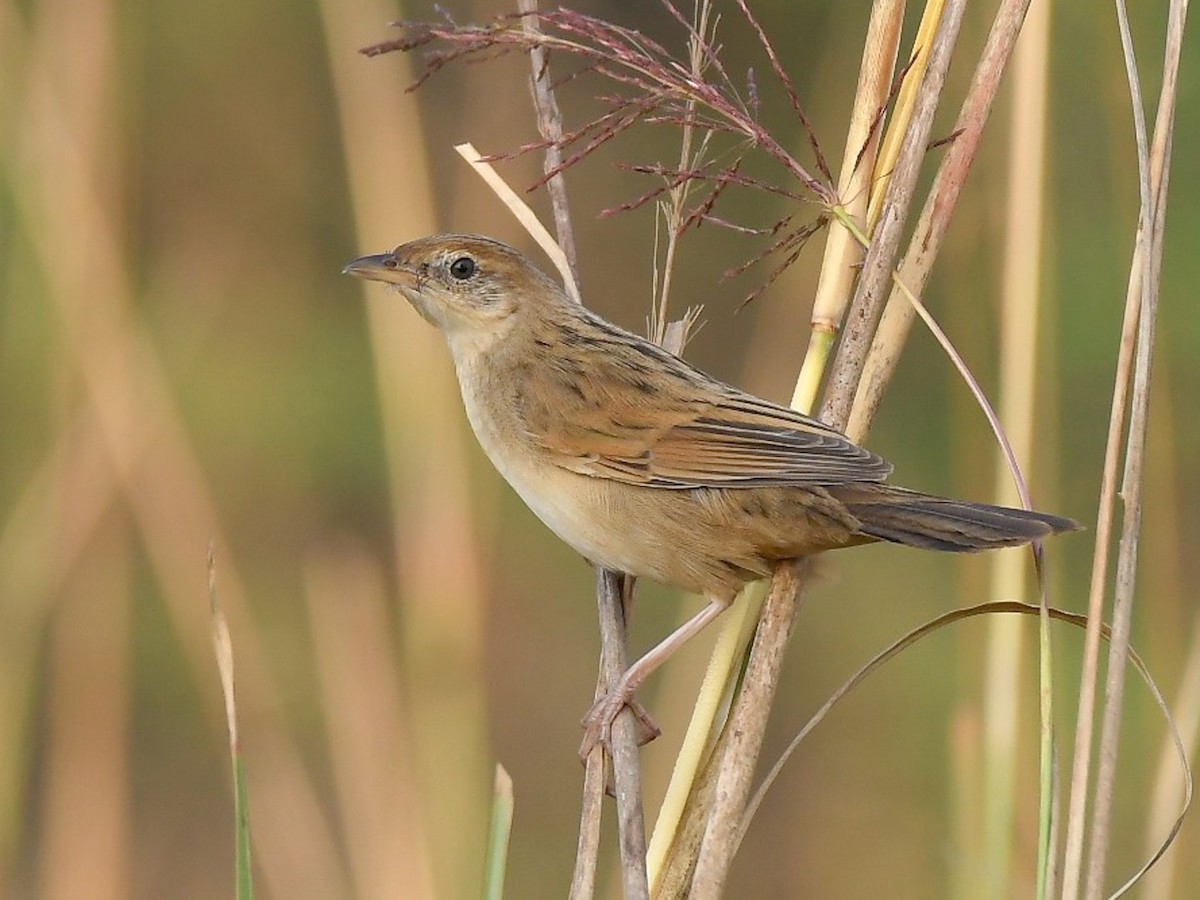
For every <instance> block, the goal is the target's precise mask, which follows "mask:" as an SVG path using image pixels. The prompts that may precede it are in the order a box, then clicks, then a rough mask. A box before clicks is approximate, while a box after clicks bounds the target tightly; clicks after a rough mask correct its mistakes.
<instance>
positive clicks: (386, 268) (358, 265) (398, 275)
mask: <svg viewBox="0 0 1200 900" xmlns="http://www.w3.org/2000/svg"><path fill="white" fill-rule="evenodd" d="M342 274H343V275H353V276H355V277H356V278H366V279H367V280H368V281H384V282H387V283H389V284H412V283H413V281H414V279H415V276H414V274H413V273H412V272H411V271H409V270H408V269H406V268H403V267H401V266H400V264H399V263H398V262H397V260H396V257H395V255H394V254H392V253H377V254H375V255H374V256H360V257H359V258H358V259H356V260H354V262H352V263H350V265H348V266H346V268H344V269H342Z"/></svg>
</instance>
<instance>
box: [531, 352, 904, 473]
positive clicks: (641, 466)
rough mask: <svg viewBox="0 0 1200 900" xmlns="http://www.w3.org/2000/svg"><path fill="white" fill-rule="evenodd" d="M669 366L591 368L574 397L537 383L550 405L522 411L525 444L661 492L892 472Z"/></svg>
mask: <svg viewBox="0 0 1200 900" xmlns="http://www.w3.org/2000/svg"><path fill="white" fill-rule="evenodd" d="M639 349H640V348H639ZM654 349H655V350H657V348H654ZM642 352H645V351H644V350H643V351H642ZM664 356H665V354H664ZM658 361H659V362H662V361H663V360H661V359H660V360H658ZM670 361H671V363H676V362H678V363H679V365H678V366H675V365H673V364H672V365H671V366H670V371H669V372H665V373H664V371H663V370H662V369H661V367H659V366H655V367H653V369H652V370H651V371H647V370H645V369H643V368H642V367H641V366H637V365H635V366H634V367H633V368H628V367H625V366H621V365H605V366H603V368H601V369H600V370H597V369H595V368H593V369H591V370H590V371H588V374H587V377H586V382H587V384H586V390H583V391H580V390H579V389H578V381H577V380H575V381H572V379H570V378H564V379H561V380H560V379H548V380H543V381H542V384H543V385H545V384H546V383H547V381H551V382H553V384H554V385H555V387H554V391H556V392H558V396H553V395H551V396H544V397H541V398H539V400H537V401H533V402H527V403H526V404H525V413H526V415H525V417H524V418H525V428H526V431H527V433H528V435H529V437H530V438H531V439H532V440H533V441H534V442H535V443H536V444H538V445H539V446H540V447H541V448H542V449H543V451H544V452H545V453H546V454H547V456H548V458H549V459H550V460H551V461H552V462H554V463H555V464H557V465H559V466H562V467H563V468H565V469H569V470H571V471H572V472H578V473H580V474H582V475H589V476H592V477H595V478H610V479H613V480H616V481H622V482H625V483H627V484H637V485H644V486H646V487H655V488H665V489H688V488H698V487H714V488H715V487H721V488H750V487H769V486H777V485H795V486H803V485H807V486H817V485H834V484H842V483H845V482H853V481H882V480H883V479H884V478H886V477H887V475H888V473H889V472H891V468H892V467H891V465H890V464H889V463H887V462H886V461H884V460H883V459H881V458H880V457H878V456H876V455H875V454H873V453H871V452H870V451H868V450H864V449H863V448H861V447H858V446H856V445H855V444H853V443H851V442H850V441H849V440H848V439H847V438H846V437H844V436H843V435H841V434H839V433H838V432H836V431H834V430H833V429H831V428H829V427H828V426H826V425H823V424H821V423H820V422H818V421H816V420H815V419H812V418H809V417H808V416H805V415H802V414H800V413H798V412H795V411H794V410H791V409H788V408H786V407H783V406H778V405H776V404H774V403H770V402H768V401H766V400H762V399H759V398H758V397H755V396H753V395H751V394H747V393H744V392H742V391H739V390H737V389H736V388H733V387H730V386H729V385H725V384H721V383H720V382H716V381H712V380H710V379H708V378H707V376H704V375H702V374H701V373H700V372H698V371H697V370H694V369H691V367H690V366H686V364H683V363H682V362H681V361H678V360H677V359H676V358H674V357H670ZM664 376H665V377H664Z"/></svg>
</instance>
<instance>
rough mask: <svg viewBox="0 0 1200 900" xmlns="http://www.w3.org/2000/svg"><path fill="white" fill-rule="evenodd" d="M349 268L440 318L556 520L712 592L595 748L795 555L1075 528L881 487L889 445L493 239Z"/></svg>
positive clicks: (471, 390)
mask: <svg viewBox="0 0 1200 900" xmlns="http://www.w3.org/2000/svg"><path fill="white" fill-rule="evenodd" d="M344 271H345V272H346V273H348V274H350V275H356V276H358V277H360V278H367V279H371V280H374V281H382V282H385V283H387V284H390V285H392V286H394V287H395V288H396V289H398V290H399V291H400V293H402V294H403V295H404V296H405V298H406V299H407V300H408V301H409V302H410V303H411V304H412V305H413V306H414V307H415V308H416V310H417V312H419V313H420V314H421V315H422V316H423V317H424V318H425V319H426V320H428V321H429V322H430V323H432V324H433V325H436V326H437V327H438V328H439V329H440V330H441V332H442V335H443V336H444V337H445V339H446V343H447V345H448V346H449V348H450V353H451V355H452V356H453V357H454V368H455V371H456V372H457V374H458V383H459V387H460V388H461V390H462V397H463V403H464V404H465V406H466V410H467V417H468V418H469V419H470V422H471V427H472V428H473V429H474V431H475V436H476V437H477V438H478V439H479V443H480V445H481V446H482V447H483V450H484V452H485V453H486V454H487V456H488V458H489V459H490V460H491V461H492V463H493V465H495V467H496V468H497V469H498V470H499V472H500V474H501V475H503V476H504V478H505V480H506V481H508V483H509V484H510V485H512V487H513V489H514V490H516V492H517V493H518V494H520V496H521V498H522V499H523V500H524V501H525V502H526V503H527V504H528V505H529V507H530V509H532V510H533V511H534V513H536V514H537V516H538V518H540V519H541V520H542V521H543V522H545V523H546V525H548V526H549V527H550V529H551V530H552V531H554V532H555V534H557V535H558V536H559V537H560V538H562V539H563V540H564V541H566V542H567V543H568V544H570V545H571V546H572V547H574V548H575V549H576V550H577V551H578V552H580V553H582V554H583V555H584V556H585V557H586V558H587V559H589V560H590V561H591V562H592V563H594V564H596V565H600V566H605V567H606V568H609V569H613V570H616V571H619V572H626V573H629V574H631V575H636V576H642V577H646V578H651V579H653V580H655V581H659V582H662V583H664V584H668V585H673V586H675V587H679V588H683V589H684V590H686V591H692V592H694V593H697V594H702V595H703V596H704V597H705V598H706V599H707V600H708V604H707V606H705V607H704V609H703V610H701V611H700V612H699V613H697V614H696V615H695V616H694V617H692V618H691V619H690V620H688V621H687V622H686V623H684V624H683V625H682V626H680V627H679V628H678V629H677V630H676V631H674V632H673V633H672V634H670V635H669V636H668V637H667V638H666V639H665V640H663V641H662V642H661V643H660V644H658V645H657V646H656V647H655V648H654V649H652V650H650V651H649V652H648V653H647V654H646V655H645V656H643V657H642V658H641V659H639V660H638V661H637V662H635V663H634V664H633V665H632V666H630V668H629V670H628V671H627V672H626V673H625V676H624V678H622V680H621V682H620V683H619V684H618V685H617V687H616V688H614V689H613V690H612V691H611V692H610V693H609V695H608V696H607V697H606V698H604V699H603V700H601V701H600V702H599V703H597V704H596V706H594V707H593V708H592V710H591V711H590V712H589V713H588V715H587V717H586V718H585V720H584V724H585V727H586V729H587V734H586V736H585V740H584V746H585V750H586V749H587V748H589V747H590V745H591V744H592V743H594V742H595V741H596V740H597V739H601V740H607V737H608V729H609V726H610V725H611V722H612V720H613V718H614V717H615V716H616V715H617V713H619V712H620V711H621V708H622V707H623V706H624V705H626V704H630V705H633V694H634V691H636V689H637V687H638V686H639V685H640V684H641V683H642V681H644V680H645V678H646V676H648V675H649V674H650V673H651V672H653V671H654V670H655V669H656V668H658V666H660V665H661V664H662V663H663V662H664V661H665V660H666V659H667V658H668V657H669V656H670V655H671V654H672V653H674V652H675V651H676V650H677V649H679V647H680V646H681V645H683V644H684V643H685V642H686V641H687V640H689V639H690V638H691V637H693V636H694V635H695V634H697V633H698V632H699V631H700V630H701V629H703V628H704V627H705V626H706V625H708V623H710V622H711V621H713V619H715V618H716V617H717V616H718V615H720V614H721V612H722V611H724V610H725V609H726V608H727V607H728V606H729V605H730V604H731V603H732V602H733V600H734V598H735V597H736V596H737V593H738V591H739V590H740V589H741V588H742V586H743V585H744V584H746V583H747V582H748V581H751V580H754V579H757V578H763V577H765V576H768V575H770V574H771V571H772V568H773V567H774V565H775V563H777V562H778V561H780V560H785V559H794V558H796V557H800V556H807V555H809V554H813V553H820V552H822V551H824V550H832V549H835V548H838V547H848V546H853V545H856V544H865V543H870V542H873V541H879V540H884V541H892V542H894V543H898V544H907V545H909V546H914V547H925V548H929V549H933V550H949V551H971V550H984V549H989V548H992V547H1007V546H1013V545H1017V544H1025V543H1028V542H1030V541H1034V540H1037V539H1039V538H1042V537H1045V536H1047V535H1049V534H1054V533H1057V532H1062V531H1070V530H1073V529H1075V528H1077V527H1078V526H1077V525H1076V523H1075V522H1073V521H1071V520H1070V519H1064V518H1059V517H1058V516H1051V515H1046V514H1044V513H1039V512H1029V511H1026V510H1020V509H1008V508H1005V507H1001V506H990V505H988V504H983V503H969V502H966V501H961V500H948V499H943V498H941V497H934V496H930V495H928V494H922V493H918V492H916V491H910V490H906V489H904V488H900V487H894V486H892V485H889V484H885V483H884V479H885V478H887V476H888V474H889V473H890V472H891V470H892V467H891V465H890V464H888V463H887V462H885V461H884V460H883V459H881V458H880V457H878V456H876V455H875V454H874V453H871V452H870V451H868V450H864V449H863V448H862V447H858V446H856V445H855V444H853V443H851V442H850V441H849V440H848V439H847V438H846V437H845V436H843V435H842V434H840V433H838V432H837V431H835V430H833V429H832V428H829V427H828V426H826V425H823V424H822V423H820V422H818V421H817V420H816V419H812V418H810V417H808V416H805V415H802V414H800V413H798V412H796V411H794V410H791V409H788V408H787V407H784V406H778V405H776V404H774V403H771V402H769V401H767V400H762V399H760V398H758V397H755V396H753V395H751V394H747V393H746V392H744V391H740V390H738V389H737V388H735V387H732V386H730V385H728V384H723V383H722V382H720V381H717V380H716V379H714V378H711V377H709V376H708V375H705V374H704V373H703V372H701V371H700V370H698V369H696V368H694V367H693V366H691V365H689V364H688V363H686V362H684V361H683V360H682V359H680V358H679V357H677V356H674V355H672V354H671V353H668V352H667V351H665V350H663V349H662V348H660V347H658V346H656V345H655V344H652V343H650V342H649V341H646V340H644V339H643V338H640V337H638V336H637V335H634V334H631V333H630V332H628V331H624V330H622V329H621V328H618V327H617V326H615V325H612V324H610V323H608V322H606V321H604V320H603V319H601V318H600V317H599V316H597V315H595V314H594V313H592V312H589V311H588V310H587V309H586V308H584V307H583V306H580V305H579V304H577V303H575V302H573V301H572V300H571V299H570V298H569V297H568V296H567V294H566V293H565V292H564V291H563V289H562V288H561V287H560V286H559V285H558V284H556V283H555V282H554V281H553V280H552V279H551V278H549V277H548V276H547V275H545V274H544V273H543V272H541V271H540V270H539V269H538V268H537V267H536V266H535V265H534V264H533V263H532V262H530V261H529V260H528V259H527V258H526V257H525V256H523V255H522V254H521V253H519V252H518V251H517V250H514V249H513V248H512V247H509V246H507V245H505V244H502V243H500V242H498V241H494V240H491V239H489V238H485V237H478V236H475V235H464V234H448V235H435V236H433V237H427V238H423V239H421V240H418V241H413V242H412V243H408V244H403V245H401V246H399V247H397V248H396V249H395V250H393V251H392V252H390V253H383V254H379V255H377V256H364V257H362V258H360V259H356V260H355V261H354V262H352V263H350V265H348V266H346V268H345V270H344ZM633 708H634V709H635V711H638V712H639V715H642V714H641V713H640V711H639V710H638V708H637V707H636V706H634V707H633ZM647 724H649V723H648V722H647Z"/></svg>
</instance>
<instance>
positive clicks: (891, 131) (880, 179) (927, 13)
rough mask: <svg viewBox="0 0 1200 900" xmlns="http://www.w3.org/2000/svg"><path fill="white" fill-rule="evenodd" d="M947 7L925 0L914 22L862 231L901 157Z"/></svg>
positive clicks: (874, 218)
mask: <svg viewBox="0 0 1200 900" xmlns="http://www.w3.org/2000/svg"><path fill="white" fill-rule="evenodd" d="M945 11H946V3H945V0H925V9H924V10H922V12H921V24H920V25H918V26H917V33H916V36H915V37H914V38H913V47H912V53H911V54H910V59H909V60H908V63H907V65H905V66H904V67H903V71H902V73H901V81H900V89H899V93H898V94H897V96H896V104H895V110H894V111H893V114H892V120H891V122H890V124H889V125H888V127H887V130H886V131H885V132H884V134H883V140H882V142H881V143H880V147H879V154H878V156H877V158H876V159H875V165H874V166H873V167H872V170H871V181H872V184H871V197H870V201H869V203H868V205H867V215H866V218H865V220H864V224H865V229H864V230H865V231H866V232H867V233H868V234H870V233H871V232H873V231H874V230H875V225H876V223H878V221H879V214H880V211H881V210H882V209H883V202H884V200H885V199H886V197H887V187H888V184H889V183H890V181H891V178H892V173H893V172H894V171H895V168H896V161H897V160H898V159H899V158H900V150H901V148H902V147H903V145H904V140H905V137H906V136H907V135H908V129H909V125H910V124H912V117H913V114H914V113H915V111H916V104H917V95H918V92H919V91H920V89H921V85H922V84H924V83H925V72H926V71H927V70H928V68H929V58H930V53H931V51H932V49H933V43H934V41H935V40H936V39H937V33H938V30H939V29H940V28H941V24H942V16H943V15H944V14H945Z"/></svg>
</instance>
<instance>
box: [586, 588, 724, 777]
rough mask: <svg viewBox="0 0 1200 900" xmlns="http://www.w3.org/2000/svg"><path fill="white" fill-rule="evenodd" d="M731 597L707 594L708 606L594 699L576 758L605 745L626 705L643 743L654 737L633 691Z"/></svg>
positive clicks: (655, 730) (653, 728)
mask: <svg viewBox="0 0 1200 900" xmlns="http://www.w3.org/2000/svg"><path fill="white" fill-rule="evenodd" d="M733 599H734V598H733V597H710V598H709V600H708V605H707V606H705V607H704V609H702V610H700V612H698V613H696V615H694V616H692V617H691V618H690V619H688V620H687V621H686V622H684V623H683V624H682V625H680V626H679V627H678V628H676V629H675V630H674V631H672V632H671V633H670V634H669V635H667V636H666V638H664V639H663V640H662V642H661V643H659V644H658V645H657V646H656V647H654V648H653V649H652V650H650V651H649V652H647V653H646V655H645V656H643V657H642V658H641V659H639V660H638V661H637V662H635V663H634V664H633V665H631V666H630V667H629V668H628V669H626V670H625V674H624V675H622V676H621V680H620V681H619V682H617V684H616V685H615V686H614V687H613V688H612V689H611V690H610V691H609V692H608V693H607V694H605V695H604V696H603V697H601V698H600V699H599V700H598V701H596V705H595V706H593V707H592V708H591V709H590V710H588V713H587V715H586V716H584V717H583V729H584V730H583V744H582V745H581V746H580V748H579V756H580V758H582V759H586V758H587V756H588V754H589V753H590V752H591V750H592V748H593V747H594V746H595V745H596V742H597V741H600V742H603V743H604V745H605V746H608V745H609V739H610V737H611V733H612V723H613V719H615V718H616V717H617V715H618V714H619V713H620V712H621V710H622V709H624V708H625V707H626V706H628V707H629V708H630V709H632V710H633V712H634V715H636V716H637V717H638V720H639V721H640V722H641V723H642V725H643V727H644V728H645V730H646V732H647V733H648V735H649V736H648V737H647V738H646V741H643V743H646V742H647V741H650V740H653V739H654V738H656V737H657V736H658V733H659V732H658V726H657V725H655V724H654V722H653V720H652V719H651V718H650V717H649V715H647V713H646V711H645V710H644V709H642V707H641V704H639V703H637V701H636V700H634V698H633V695H634V693H635V692H636V691H637V689H638V688H639V687H641V684H642V682H643V681H645V680H646V679H647V678H648V677H649V676H650V673H651V672H653V671H654V670H655V669H657V668H658V667H659V666H661V665H662V664H663V663H665V662H666V661H667V660H668V659H669V658H670V657H671V656H672V655H673V654H674V653H675V651H676V650H678V649H679V648H680V647H682V646H683V645H684V644H686V643H687V642H688V641H690V640H691V639H692V638H694V637H695V636H696V635H698V634H699V633H700V632H701V631H703V630H704V628H705V627H706V626H707V625H708V624H709V623H710V622H712V620H713V619H715V618H716V617H717V616H719V615H720V614H721V613H723V612H725V610H726V609H728V608H729V605H730V604H731V603H733Z"/></svg>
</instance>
